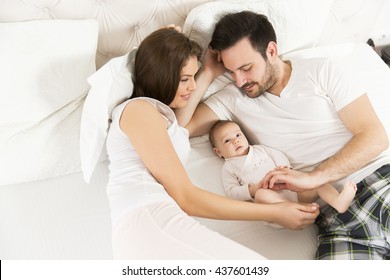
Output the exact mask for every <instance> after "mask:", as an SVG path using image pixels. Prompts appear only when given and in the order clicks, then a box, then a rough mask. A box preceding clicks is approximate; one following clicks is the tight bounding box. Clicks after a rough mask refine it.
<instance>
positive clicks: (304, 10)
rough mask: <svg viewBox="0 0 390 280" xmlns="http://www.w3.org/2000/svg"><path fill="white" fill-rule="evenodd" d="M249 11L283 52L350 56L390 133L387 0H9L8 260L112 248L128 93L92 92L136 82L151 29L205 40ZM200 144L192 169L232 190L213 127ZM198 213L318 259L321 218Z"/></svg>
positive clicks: (2, 54)
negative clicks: (110, 130) (120, 129)
mask: <svg viewBox="0 0 390 280" xmlns="http://www.w3.org/2000/svg"><path fill="white" fill-rule="evenodd" d="M76 7H77V8H76ZM243 9H251V10H255V11H258V12H263V13H265V14H266V15H267V16H269V17H270V19H271V21H272V22H273V23H274V25H275V28H276V31H277V35H278V40H279V42H278V43H279V45H280V52H281V55H282V56H283V57H285V58H288V57H293V56H302V57H311V56H330V57H333V58H334V59H338V60H341V61H342V62H344V63H345V64H346V65H348V67H350V70H351V72H353V73H354V74H355V75H357V80H359V81H363V82H364V83H365V84H366V86H367V90H368V91H369V94H370V98H371V99H372V102H373V105H374V107H375V108H376V110H377V113H378V115H379V117H380V118H381V119H382V121H383V122H384V124H385V126H386V129H387V131H388V132H390V122H389V120H390V115H389V114H390V112H388V109H387V108H388V107H389V106H388V105H389V104H390V98H389V93H390V70H389V68H388V66H387V65H386V64H385V63H384V62H383V61H382V60H381V58H380V56H379V55H378V54H377V53H376V52H375V50H373V49H372V48H371V47H370V46H368V45H367V44H366V41H367V40H368V38H370V36H373V35H378V34H380V33H381V32H382V25H381V23H383V22H386V20H387V15H388V14H389V13H390V5H389V3H388V2H386V1H384V0H375V1H368V0H366V1H364V0H358V1H356V0H348V1H345V0H334V1H333V0H263V1H207V0H191V1H187V0H150V1H147V4H140V2H139V1H126V0H111V1H110V0H16V1H15V0H12V1H11V0H0V38H1V42H2V43H1V44H0V62H1V63H0V79H1V82H0V98H1V101H0V224H1V226H0V259H9V260H11V259H14V260H16V259H24V260H26V259H57V260H66V259H72V260H82V259H91V260H100V259H103V260H107V259H111V258H112V253H111V220H110V209H109V205H108V201H107V198H106V190H105V187H106V183H107V176H108V168H107V165H108V162H107V157H106V154H105V152H104V136H105V132H106V128H107V126H108V122H107V118H109V112H110V107H112V106H113V105H114V103H115V102H118V100H117V99H116V100H114V101H113V100H111V99H110V97H107V96H105V97H106V98H107V99H104V98H103V97H104V96H95V99H93V98H92V97H91V98H90V99H89V100H88V98H89V95H91V96H92V92H93V91H94V90H95V91H102V90H103V89H104V87H110V89H111V90H112V88H111V87H119V88H118V91H121V90H122V91H123V90H126V87H127V86H128V85H127V84H126V82H127V81H126V80H123V79H122V78H123V77H122V78H121V75H122V76H123V61H124V59H125V58H127V54H128V53H129V52H130V51H131V50H132V49H133V48H134V47H136V46H137V45H138V44H139V42H140V41H141V40H142V39H143V38H144V37H145V36H147V35H148V34H149V33H150V32H151V31H153V30H155V29H157V28H159V27H161V26H164V25H167V24H170V23H173V24H176V25H179V26H182V27H183V32H184V33H186V34H188V35H189V36H190V37H191V38H193V39H195V40H198V41H199V43H201V45H202V46H204V47H205V46H207V42H208V38H209V36H210V31H211V30H212V24H213V22H214V21H215V20H216V18H217V17H218V15H220V14H221V13H222V12H226V11H239V10H243ZM388 31H389V30H388ZM382 39H383V38H382ZM379 43H380V42H379ZM362 66H364V67H362ZM121 71H122V72H121ZM98 73H100V74H98ZM91 77H95V78H91ZM96 77H98V78H96ZM100 77H102V78H100ZM121 79H122V80H121ZM118 80H119V81H118ZM230 82H231V81H230V80H229V78H228V77H225V76H222V77H220V78H219V79H218V80H216V81H215V82H214V83H213V84H212V85H211V86H210V88H209V90H208V93H207V94H212V93H214V92H216V91H218V90H220V89H221V88H223V87H224V86H226V84H227V83H230ZM108 90H109V89H107V88H106V91H108ZM118 98H119V97H118ZM120 98H123V96H120ZM86 100H87V101H86ZM87 102H89V106H87V105H86V104H88V103H87ZM92 105H93V106H92ZM91 106H92V107H93V108H92V109H91ZM88 108H89V110H88ZM95 114H96V115H95ZM88 120H89V121H90V122H88ZM191 147H192V150H191V156H190V160H189V164H188V165H187V166H186V169H187V170H188V173H189V175H190V177H191V179H192V180H193V181H194V183H195V184H197V185H198V186H200V187H202V188H205V189H208V190H210V191H213V192H216V193H219V194H221V195H225V194H224V191H223V189H222V187H221V180H220V177H219V176H220V169H221V166H222V162H221V160H220V159H219V158H218V157H216V156H215V155H214V154H213V152H212V150H211V148H210V146H209V142H208V139H207V137H206V136H202V137H196V138H192V139H191ZM197 219H198V220H199V221H200V222H201V223H203V224H204V225H206V226H207V227H209V228H210V229H212V230H215V231H218V232H220V233H221V234H223V235H225V236H227V237H229V238H231V239H233V240H235V241H237V242H239V243H241V244H243V245H245V246H247V247H249V248H251V249H253V250H255V251H257V252H259V253H261V254H262V255H263V256H265V257H266V258H269V259H295V260H299V259H313V257H314V253H315V250H316V240H317V239H316V234H317V229H316V228H315V226H314V225H313V226H310V227H308V228H306V229H305V230H302V231H292V230H287V229H282V228H277V227H272V226H270V225H266V224H264V223H262V222H246V221H217V220H210V219H201V218H197ZM228 252H229V249H228V248H227V254H228Z"/></svg>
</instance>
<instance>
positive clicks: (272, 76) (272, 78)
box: [241, 60, 279, 98]
mask: <svg viewBox="0 0 390 280" xmlns="http://www.w3.org/2000/svg"><path fill="white" fill-rule="evenodd" d="M278 76H279V74H278V69H277V68H276V67H274V66H273V65H272V64H271V63H270V62H269V61H268V60H267V61H266V64H265V73H264V76H263V81H262V83H261V84H260V83H259V82H250V83H245V84H244V85H243V86H242V87H241V90H242V91H243V92H244V93H245V94H246V95H247V96H248V97H250V98H257V97H259V96H260V95H262V94H264V93H265V92H266V91H268V90H269V89H270V88H271V87H272V86H273V85H274V84H275V83H276V81H277V79H278ZM252 85H254V87H253V88H252V89H251V91H247V90H245V87H247V86H252Z"/></svg>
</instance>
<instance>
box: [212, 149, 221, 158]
mask: <svg viewBox="0 0 390 280" xmlns="http://www.w3.org/2000/svg"><path fill="white" fill-rule="evenodd" d="M213 151H214V153H215V154H216V155H217V156H219V157H220V158H223V156H222V155H221V152H220V150H219V149H218V148H213Z"/></svg>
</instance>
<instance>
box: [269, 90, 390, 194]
mask: <svg viewBox="0 0 390 280" xmlns="http://www.w3.org/2000/svg"><path fill="white" fill-rule="evenodd" d="M339 116H340V119H341V120H342V121H343V123H344V125H345V126H346V128H347V129H348V130H349V131H350V132H351V133H352V135H353V137H352V139H351V140H350V141H349V142H348V143H347V144H346V145H345V146H344V147H343V148H342V149H341V150H340V151H339V152H337V153H336V154H335V155H333V156H331V157H329V158H328V159H327V160H325V161H323V162H322V163H321V164H320V165H319V166H317V168H316V169H314V170H313V171H312V172H309V173H303V172H298V171H294V170H289V169H287V168H285V169H282V170H277V171H271V172H269V173H268V174H267V175H266V176H265V178H264V179H263V182H262V186H263V187H264V188H266V187H273V185H274V184H275V182H278V181H279V182H280V181H281V182H284V183H286V186H287V188H289V189H292V190H296V191H298V190H307V189H312V188H315V187H319V186H320V185H323V184H325V183H330V182H334V181H337V180H339V179H341V178H343V177H345V176H347V175H349V174H351V173H353V172H355V171H357V170H359V169H360V168H362V167H363V166H364V165H366V164H367V163H369V162H370V161H371V160H372V159H374V158H375V157H376V156H378V155H379V154H380V153H381V152H382V151H384V150H385V149H386V148H387V147H388V145H389V141H388V138H387V134H386V130H385V129H384V127H383V125H382V123H381V122H380V120H379V118H378V117H377V115H376V113H375V111H374V109H373V108H372V106H371V103H370V101H369V99H368V96H367V94H364V95H362V96H360V97H359V98H357V99H356V100H354V101H352V102H351V103H350V104H348V105H347V106H345V107H344V108H342V109H341V110H340V111H339Z"/></svg>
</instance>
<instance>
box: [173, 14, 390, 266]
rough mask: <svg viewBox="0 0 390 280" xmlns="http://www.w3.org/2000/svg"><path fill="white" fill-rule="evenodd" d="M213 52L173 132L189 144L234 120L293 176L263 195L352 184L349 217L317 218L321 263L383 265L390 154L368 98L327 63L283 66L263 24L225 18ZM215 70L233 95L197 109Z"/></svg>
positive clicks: (326, 211) (277, 174)
mask: <svg viewBox="0 0 390 280" xmlns="http://www.w3.org/2000/svg"><path fill="white" fill-rule="evenodd" d="M210 48H211V49H212V51H210V50H209V51H208V53H207V54H206V58H205V61H204V66H203V71H202V72H201V73H200V74H199V78H198V89H197V92H196V93H194V95H193V96H192V97H191V103H189V105H188V106H187V107H186V109H185V110H183V111H179V112H176V114H177V116H178V119H179V123H180V124H181V125H183V126H186V127H187V128H188V129H189V131H190V135H193V136H194V135H200V134H204V133H207V132H208V130H209V129H210V127H211V126H212V125H213V123H215V122H216V121H217V120H218V119H232V120H234V121H236V122H238V123H239V125H240V126H241V127H242V128H243V130H244V133H246V134H247V136H248V138H249V140H250V142H251V143H252V144H260V143H261V144H264V145H267V146H270V147H272V148H276V149H279V150H281V151H283V152H284V153H285V154H286V155H287V156H288V158H289V159H290V161H291V163H292V165H293V167H294V169H293V170H290V169H288V168H285V169H279V170H275V171H272V172H270V173H269V174H268V175H266V176H265V178H264V179H263V182H262V186H263V187H266V188H268V187H269V188H273V187H276V186H275V183H277V182H283V183H284V184H285V187H287V188H289V189H291V190H295V191H301V190H307V189H312V188H316V187H319V186H320V185H322V184H325V183H333V184H335V185H339V186H340V185H341V184H342V183H343V182H345V180H352V181H355V182H357V183H358V184H357V186H358V191H357V194H356V197H355V200H354V202H353V203H352V205H351V206H350V208H349V211H347V212H346V213H343V214H338V213H337V212H335V211H333V209H331V208H330V207H327V206H324V207H323V208H322V209H321V215H320V216H319V218H318V219H317V221H316V223H317V225H318V227H319V241H320V244H319V248H318V251H317V258H319V259H336V258H339V259H389V258H390V245H389V241H388V239H389V238H390V234H389V227H390V217H389V204H390V187H389V184H390V154H389V152H388V151H386V149H387V148H388V139H387V134H386V131H385V129H384V127H383V125H382V124H381V122H380V120H379V119H378V117H377V115H376V113H375V111H374V109H373V108H372V106H371V104H370V101H369V99H368V96H367V94H366V93H365V92H364V91H363V90H361V89H359V87H358V86H357V83H356V82H355V81H353V80H350V79H349V78H348V77H347V76H348V75H345V74H346V73H344V72H343V69H342V67H339V66H338V65H336V64H335V63H334V62H332V61H331V60H329V59H323V58H321V59H311V60H301V61H294V60H292V61H282V60H281V59H280V58H279V56H278V48H277V44H276V35H275V31H274V29H273V27H272V25H271V23H270V22H269V21H268V19H267V18H266V17H265V16H263V15H258V14H256V13H252V12H249V11H244V12H240V13H235V14H228V15H226V16H224V17H223V18H222V19H221V20H220V21H219V22H218V23H217V24H216V27H215V31H214V33H213V36H212V40H211V42H210ZM213 54H214V56H213ZM219 61H220V62H223V66H224V68H225V71H226V70H227V71H228V72H229V73H230V74H231V76H232V78H233V79H234V81H235V86H233V85H231V86H228V87H227V88H226V89H225V90H222V91H221V92H219V93H217V94H214V95H213V96H211V97H210V98H209V99H208V100H206V101H205V103H202V104H199V106H197V104H198V102H199V100H200V98H201V97H202V95H203V92H204V91H205V89H206V88H207V86H208V85H209V83H211V81H212V80H213V79H214V78H215V77H217V76H218V75H220V74H221V73H222V71H223V70H222V65H221V63H219V64H218V62H219ZM192 115H193V116H192ZM191 116H192V118H191Z"/></svg>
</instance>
